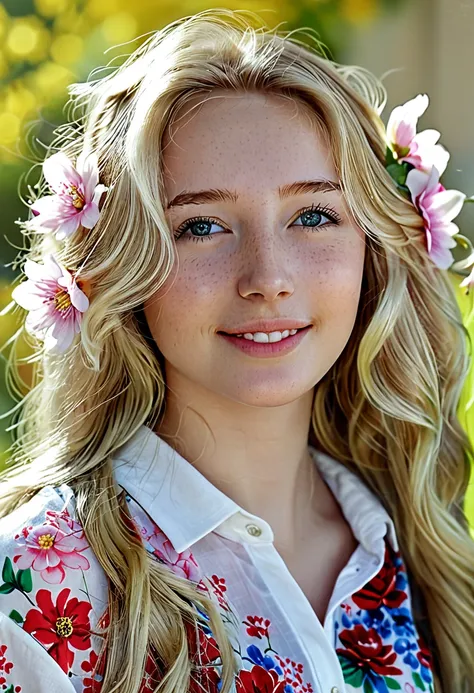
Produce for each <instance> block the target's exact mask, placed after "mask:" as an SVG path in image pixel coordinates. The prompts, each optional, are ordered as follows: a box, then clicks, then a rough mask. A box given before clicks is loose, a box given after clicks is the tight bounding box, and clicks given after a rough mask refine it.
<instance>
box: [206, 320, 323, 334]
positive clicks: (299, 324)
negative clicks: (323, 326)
mask: <svg viewBox="0 0 474 693" xmlns="http://www.w3.org/2000/svg"><path fill="white" fill-rule="evenodd" d="M310 325H311V323H310V322H308V321H307V320H295V319H294V318H280V319H278V320H253V321H252V322H246V323H244V324H243V325H239V327H231V328H223V329H220V330H217V331H218V332H225V333H226V334H245V333H246V332H283V330H301V329H302V328H303V327H309V326H310Z"/></svg>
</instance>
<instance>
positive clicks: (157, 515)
mask: <svg viewBox="0 0 474 693" xmlns="http://www.w3.org/2000/svg"><path fill="white" fill-rule="evenodd" d="M309 449H310V452H311V455H312V457H313V459H314V461H315V462H316V464H317V466H318V469H319V471H320V473H321V475H322V477H323V478H324V480H325V481H326V483H327V484H328V486H329V488H330V489H331V491H332V493H333V494H334V496H335V498H336V500H337V501H338V502H339V504H340V506H341V510H342V512H343V514H344V516H345V518H346V520H347V521H348V523H349V525H350V526H351V529H352V532H353V534H354V536H355V538H356V539H357V540H358V541H359V542H360V543H361V544H362V545H363V546H364V548H366V549H367V550H368V551H369V552H370V553H376V554H379V553H380V541H381V539H382V538H383V537H384V536H385V534H387V533H388V537H389V540H390V541H391V543H392V546H393V547H394V549H395V550H396V551H398V544H397V538H396V534H395V528H394V525H393V522H392V520H391V518H390V517H389V515H388V513H387V512H386V510H385V509H384V508H383V506H382V504H381V502H380V500H379V499H378V498H377V497H376V496H375V495H374V494H373V493H372V492H371V491H370V490H369V489H368V488H367V486H366V485H365V484H364V483H363V481H362V480H361V479H359V478H358V477H357V476H356V475H355V474H354V473H353V472H351V471H350V470H348V469H347V468H346V467H344V465H343V464H342V463H341V462H338V461H337V460H335V459H333V458H332V457H329V456H328V455H325V454H323V453H320V452H319V451H316V450H315V449H314V448H312V447H310V448H309ZM113 464H114V473H115V479H116V481H117V483H118V484H119V485H120V486H121V487H122V488H124V489H125V491H127V492H128V493H129V494H130V495H131V496H132V497H133V498H134V499H135V500H136V501H137V502H138V503H139V505H141V507H142V508H143V509H144V510H145V511H146V512H147V513H148V515H150V517H151V518H152V519H153V521H154V522H155V523H156V524H157V525H158V527H160V529H161V530H162V531H163V532H164V533H165V534H166V536H167V537H168V539H169V540H170V541H171V543H172V545H173V547H174V549H175V550H176V551H177V552H178V553H181V552H182V551H185V550H186V549H188V548H189V547H190V546H192V545H193V544H195V543H196V542H197V541H199V540H200V539H202V538H203V537H205V536H206V535H207V534H209V533H210V532H212V531H214V530H217V531H220V526H221V525H222V532H221V533H222V534H224V536H226V534H227V528H228V526H229V522H226V521H227V520H229V518H231V517H233V516H238V517H237V518H236V522H233V523H232V524H233V527H237V528H239V527H240V530H242V531H240V530H239V536H240V537H241V538H244V537H245V540H246V541H249V542H250V543H259V541H265V542H268V541H273V533H272V531H271V528H270V526H269V525H268V524H267V523H266V522H265V521H264V520H261V519H260V518H258V517H257V516H255V515H252V514H251V513H248V512H247V511H245V510H244V509H243V508H241V507H240V506H239V505H238V504H237V503H236V502H235V501H233V500H232V499H231V498H229V497H228V496H226V495H225V494H224V493H222V491H220V490H219V489H218V488H217V487H216V486H214V484H212V483H211V482H210V481H209V480H208V479H206V477H205V476H204V475H203V474H201V472H199V471H198V470H197V469H196V468H195V467H194V466H193V465H192V464H190V463H189V462H188V461H187V460H185V459H184V458H183V457H182V456H181V455H180V454H179V453H178V452H177V451H176V450H174V449H173V448H172V447H171V446H170V445H169V444H168V443H167V442H166V441H164V440H163V439H162V438H160V437H159V436H158V435H156V433H154V431H152V430H151V429H150V428H147V427H146V426H141V427H140V428H139V429H138V431H137V432H136V433H135V435H134V436H132V438H131V439H130V440H129V441H128V442H127V443H125V445H123V446H122V447H121V448H119V449H118V450H117V451H116V453H115V455H114V459H113ZM178 479H179V483H178V482H177V480H178ZM249 521H250V522H251V523H252V522H255V523H256V524H258V525H259V527H261V528H263V533H262V536H261V537H259V538H255V537H252V536H249V535H248V534H247V533H246V532H245V530H244V527H245V526H246V523H248V522H249Z"/></svg>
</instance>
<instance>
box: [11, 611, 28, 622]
mask: <svg viewBox="0 0 474 693" xmlns="http://www.w3.org/2000/svg"><path fill="white" fill-rule="evenodd" d="M8 615H9V617H10V618H11V619H12V621H15V623H20V624H21V623H23V621H24V620H25V619H24V618H23V616H22V615H21V614H19V613H18V611H16V609H13V611H10V613H9V614H8Z"/></svg>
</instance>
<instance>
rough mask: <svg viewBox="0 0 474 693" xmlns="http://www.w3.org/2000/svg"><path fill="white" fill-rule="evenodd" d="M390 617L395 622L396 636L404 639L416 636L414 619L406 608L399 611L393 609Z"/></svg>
mask: <svg viewBox="0 0 474 693" xmlns="http://www.w3.org/2000/svg"><path fill="white" fill-rule="evenodd" d="M390 616H391V617H392V620H393V630H394V632H395V633H396V635H400V636H402V637H405V636H408V637H409V636H410V635H415V627H414V625H413V617H412V615H411V613H410V611H409V610H408V609H407V608H406V607H404V606H402V607H400V608H398V609H392V610H391V611H390Z"/></svg>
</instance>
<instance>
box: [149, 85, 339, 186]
mask: <svg viewBox="0 0 474 693" xmlns="http://www.w3.org/2000/svg"><path fill="white" fill-rule="evenodd" d="M163 164H164V167H163V168H164V171H163V173H164V179H165V185H166V188H167V193H168V194H169V195H174V194H176V193H179V192H181V189H183V188H186V189H196V187H199V188H203V187H204V186H205V187H209V188H223V187H232V188H233V189H242V190H245V189H249V190H254V191H258V190H261V189H274V190H276V189H277V188H278V187H279V186H281V185H284V184H285V183H291V182H293V181H295V180H312V179H316V178H327V179H330V180H337V175H336V172H335V168H334V164H333V161H332V156H331V152H330V150H329V148H328V146H327V144H326V143H325V140H324V138H323V136H322V135H321V132H320V130H319V127H318V126H317V123H316V121H315V118H314V117H310V114H309V107H308V106H305V105H303V104H302V103H301V102H299V101H297V100H294V99H291V100H290V99H289V98H286V97H282V96H277V95H273V94H261V93H248V94H241V93H233V92H227V91H216V92H213V93H212V94H211V95H210V96H206V97H201V98H194V99H193V100H192V101H191V102H189V103H188V104H186V106H184V107H182V109H181V111H180V112H179V113H178V114H177V116H176V118H175V119H174V121H173V123H172V125H171V127H170V128H168V130H167V132H166V134H165V137H164V141H163Z"/></svg>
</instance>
